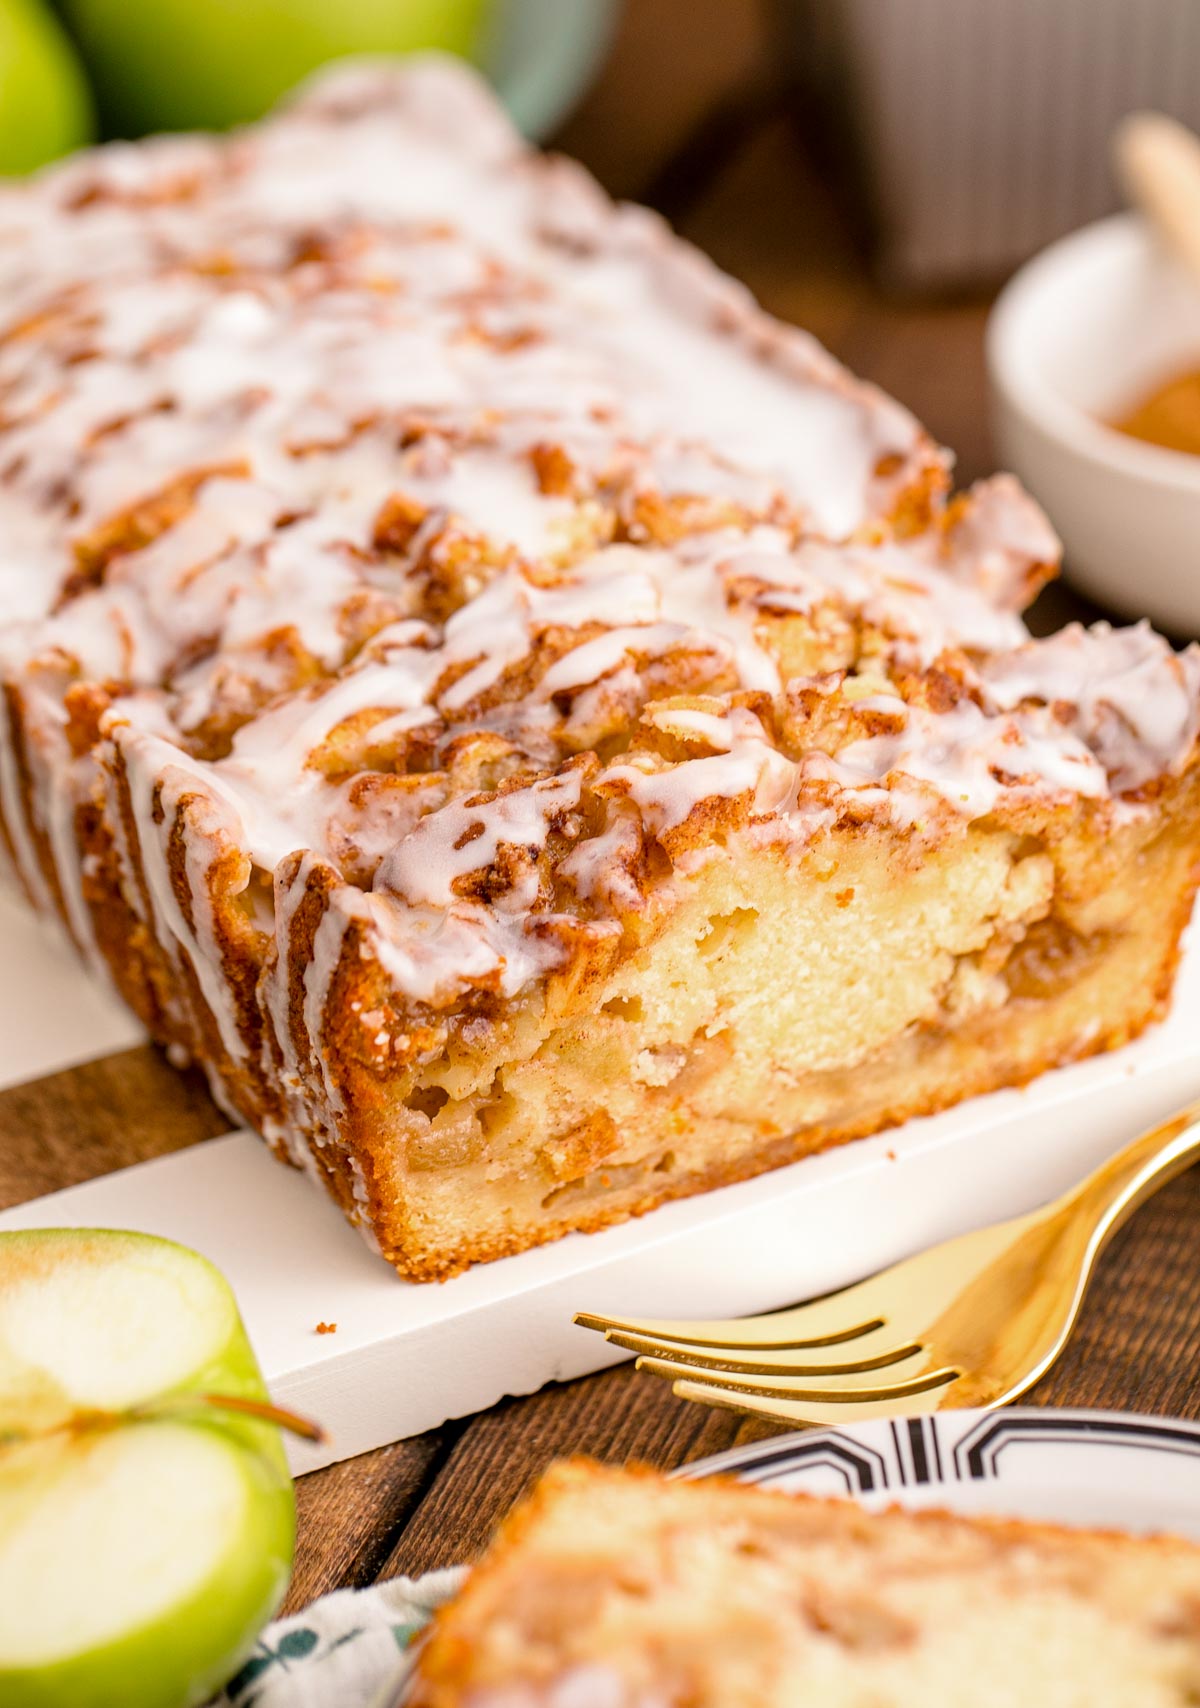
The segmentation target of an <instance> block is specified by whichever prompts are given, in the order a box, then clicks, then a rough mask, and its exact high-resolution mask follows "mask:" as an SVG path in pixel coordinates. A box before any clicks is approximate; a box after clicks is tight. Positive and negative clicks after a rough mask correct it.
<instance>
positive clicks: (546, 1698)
mask: <svg viewBox="0 0 1200 1708" xmlns="http://www.w3.org/2000/svg"><path fill="white" fill-rule="evenodd" d="M1198 1698H1200V1548H1197V1547H1195V1546H1194V1545H1193V1544H1191V1543H1187V1542H1182V1541H1173V1540H1169V1539H1166V1538H1159V1537H1150V1538H1135V1537H1132V1536H1124V1535H1118V1534H1114V1533H1105V1532H1097V1531H1087V1530H1066V1529H1061V1528H1059V1527H1057V1526H1052V1525H1048V1524H1027V1523H1020V1522H1014V1521H1001V1520H996V1519H970V1518H963V1517H956V1516H954V1515H952V1514H950V1513H946V1512H924V1513H916V1514H914V1513H906V1512H902V1511H900V1510H898V1509H895V1508H893V1509H892V1510H891V1511H887V1512H881V1513H875V1514H868V1513H867V1512H865V1511H864V1510H863V1509H862V1508H861V1507H858V1506H856V1505H854V1504H853V1503H851V1502H850V1501H845V1500H815V1499H813V1498H812V1497H811V1496H803V1495H790V1496H789V1495H785V1494H778V1493H767V1492H765V1491H764V1490H761V1489H754V1488H748V1487H746V1486H745V1485H744V1484H738V1483H732V1482H725V1481H722V1480H718V1481H713V1482H701V1483H686V1482H669V1481H667V1480H665V1479H664V1478H662V1477H658V1476H655V1475H654V1474H653V1473H652V1472H649V1471H613V1470H602V1469H601V1468H600V1467H599V1466H598V1465H591V1464H588V1463H586V1462H585V1461H573V1462H571V1463H568V1464H564V1465H558V1466H555V1467H554V1468H553V1469H552V1470H550V1471H549V1472H548V1473H547V1474H546V1476H545V1477H544V1478H543V1479H542V1481H541V1483H539V1485H538V1487H537V1488H536V1489H535V1491H534V1493H533V1495H532V1496H531V1497H530V1499H529V1500H528V1501H527V1502H526V1504H525V1505H524V1506H522V1507H520V1508H518V1510H517V1511H516V1512H515V1513H514V1514H513V1516H512V1517H511V1518H510V1519H509V1520H508V1521H507V1523H506V1524H505V1526H504V1527H503V1528H502V1530H501V1532H500V1536H499V1538H498V1540H497V1541H496V1543H495V1544H494V1546H493V1548H492V1549H491V1551H490V1552H489V1553H488V1554H487V1555H486V1556H485V1558H484V1560H483V1562H482V1563H481V1564H480V1565H479V1566H478V1567H477V1568H476V1569H475V1571H474V1572H472V1574H471V1576H470V1577H469V1579H468V1580H467V1585H466V1588H465V1589H464V1590H463V1591H462V1593H461V1595H460V1597H459V1598H458V1600H457V1601H455V1602H452V1603H451V1604H450V1605H449V1606H448V1607H447V1608H445V1609H444V1610H443V1611H442V1612H441V1613H440V1614H438V1616H437V1618H436V1620H435V1623H434V1627H433V1632H432V1635H431V1636H430V1638H429V1640H428V1642H427V1645H426V1646H425V1648H424V1649H423V1651H422V1653H421V1655H420V1658H419V1661H418V1666H417V1676H416V1680H415V1683H414V1685H413V1688H412V1690H411V1691H410V1693H409V1696H408V1697H407V1699H406V1708H807V1705H808V1704H814V1705H815V1704H818V1703H819V1704H820V1708H1028V1705H1029V1704H1032V1703H1037V1704H1038V1705H1039V1708H1134V1705H1135V1704H1136V1708H1188V1704H1192V1703H1195V1702H1196V1701H1197V1699H1198Z"/></svg>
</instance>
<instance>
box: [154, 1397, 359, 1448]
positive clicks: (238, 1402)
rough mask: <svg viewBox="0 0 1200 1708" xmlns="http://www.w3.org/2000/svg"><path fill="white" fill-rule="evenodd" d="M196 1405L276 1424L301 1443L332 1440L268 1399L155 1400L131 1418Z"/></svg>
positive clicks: (318, 1426)
mask: <svg viewBox="0 0 1200 1708" xmlns="http://www.w3.org/2000/svg"><path fill="white" fill-rule="evenodd" d="M197 1405H201V1406H211V1407H212V1408H213V1409H214V1411H234V1412H240V1413H241V1414H242V1415H243V1416H244V1417H253V1418H257V1419H258V1420H259V1421H260V1422H261V1423H273V1424H274V1425H275V1427H276V1428H277V1429H286V1430H287V1432H288V1434H289V1435H298V1436H299V1437H300V1438H301V1440H302V1441H314V1442H323V1441H327V1440H328V1439H329V1437H328V1436H327V1435H326V1433H325V1431H324V1430H323V1429H322V1428H321V1426H320V1424H319V1423H314V1422H313V1421H312V1420H311V1418H307V1417H301V1416H300V1414H299V1412H294V1411H285V1410H284V1408H283V1407H282V1406H275V1405H272V1404H271V1403H270V1402H269V1401H268V1400H247V1399H243V1398H242V1397H241V1396H240V1395H237V1394H180V1395H179V1396H178V1397H177V1398H175V1399H168V1400H152V1401H150V1402H149V1403H148V1404H147V1405H144V1406H135V1407H134V1409H133V1410H132V1411H131V1412H130V1413H129V1414H128V1415H129V1416H131V1417H145V1418H156V1417H163V1416H166V1415H167V1414H169V1413H171V1412H174V1411H179V1412H187V1411H191V1410H192V1409H193V1407H195V1406H197Z"/></svg>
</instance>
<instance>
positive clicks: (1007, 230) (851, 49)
mask: <svg viewBox="0 0 1200 1708" xmlns="http://www.w3.org/2000/svg"><path fill="white" fill-rule="evenodd" d="M777 10H778V14H779V17H780V19H781V22H782V26H783V28H784V30H785V32H786V37H787V46H788V51H789V53H790V54H791V56H792V57H793V59H794V63H795V67H796V71H797V74H798V77H799V80H800V85H801V96H802V98H803V97H804V95H808V96H810V97H811V98H813V99H814V100H815V101H816V102H817V103H818V104H819V106H820V108H821V109H822V110H823V113H824V116H825V117H826V119H832V120H833V121H834V123H835V125H836V126H837V128H838V129H839V130H840V131H841V132H842V133H843V141H844V143H845V145H846V146H847V147H848V148H849V149H850V150H852V151H853V153H854V155H856V156H857V159H856V162H855V164H856V165H857V167H858V168H859V169H860V170H861V172H862V173H863V174H864V175H865V180H866V189H867V191H868V194H869V197H870V201H871V204H872V207H871V212H872V215H873V223H874V226H875V234H876V240H877V247H878V256H879V261H880V265H881V267H882V269H883V270H884V271H885V273H886V274H887V275H888V276H889V277H891V278H893V279H894V280H896V281H898V282H901V283H905V284H912V285H920V286H929V285H946V284H957V283H964V282H968V281H971V280H976V279H988V278H995V277H996V276H997V275H999V274H1001V273H1003V272H1005V271H1007V270H1008V269H1010V268H1011V267H1013V266H1014V265H1016V263H1017V262H1019V261H1021V260H1024V259H1025V257H1027V256H1028V255H1031V254H1033V252H1034V251H1035V250H1037V249H1040V248H1042V247H1043V246H1044V245H1045V244H1047V243H1049V242H1051V241H1052V240H1053V239H1054V238H1056V237H1059V236H1061V235H1062V234H1063V233H1065V232H1067V231H1070V230H1072V229H1073V228H1074V227H1076V226H1078V225H1081V224H1083V223H1084V222H1085V221H1088V220H1092V219H1096V218H1098V217H1100V216H1101V215H1102V214H1104V213H1107V212H1109V211H1111V209H1112V208H1113V207H1114V206H1115V205H1116V201H1117V198H1116V193H1115V188H1114V185H1113V181H1112V177H1111V174H1110V170H1109V163H1108V143H1109V138H1110V136H1111V133H1112V129H1113V126H1114V125H1115V124H1116V122H1117V120H1118V119H1120V118H1121V117H1122V116H1123V115H1124V114H1125V113H1128V112H1131V111H1134V110H1135V109H1138V108H1144V107H1152V108H1156V109H1158V110H1159V111H1161V112H1166V113H1170V114H1172V115H1173V116H1175V117H1176V118H1179V119H1182V120H1183V121H1184V122H1185V123H1187V124H1190V125H1193V126H1195V127H1197V128H1200V0H778V5H777ZM839 121H840V123H839Z"/></svg>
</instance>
